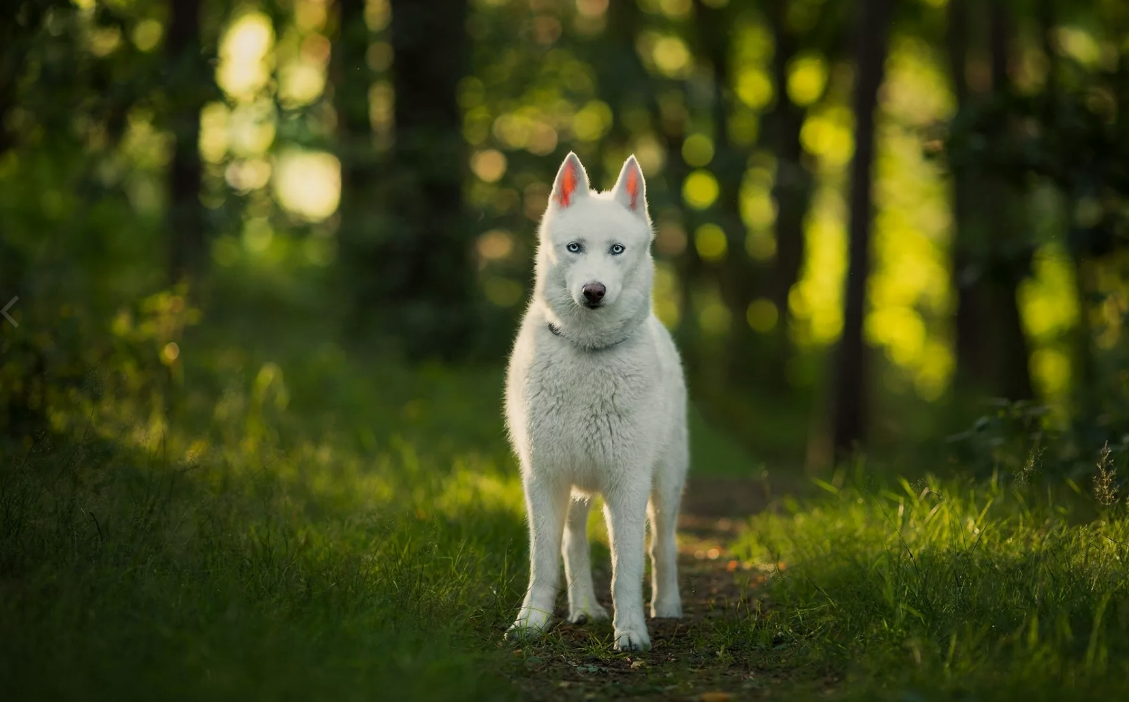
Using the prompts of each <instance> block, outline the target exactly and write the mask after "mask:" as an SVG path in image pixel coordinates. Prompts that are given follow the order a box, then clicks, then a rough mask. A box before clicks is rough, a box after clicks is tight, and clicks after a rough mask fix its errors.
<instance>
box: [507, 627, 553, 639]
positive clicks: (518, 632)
mask: <svg viewBox="0 0 1129 702" xmlns="http://www.w3.org/2000/svg"><path fill="white" fill-rule="evenodd" d="M544 633H545V627H543V626H530V625H529V624H522V623H521V622H514V623H513V624H511V625H510V628H509V629H506V641H530V640H533V639H537V638H540V637H541V634H544Z"/></svg>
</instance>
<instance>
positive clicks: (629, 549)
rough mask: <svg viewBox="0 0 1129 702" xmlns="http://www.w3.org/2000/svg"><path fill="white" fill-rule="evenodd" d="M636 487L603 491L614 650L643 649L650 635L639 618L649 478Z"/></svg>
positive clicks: (649, 642)
mask: <svg viewBox="0 0 1129 702" xmlns="http://www.w3.org/2000/svg"><path fill="white" fill-rule="evenodd" d="M634 482H635V483H637V485H635V486H632V487H637V488H639V489H634V490H632V489H626V490H624V489H618V490H609V491H608V493H607V494H605V495H604V502H605V510H606V515H607V522H608V536H609V537H610V538H611V547H612V604H613V605H614V607H615V615H614V618H613V619H612V624H613V626H614V628H615V650H617V651H647V650H650V648H651V637H650V635H649V634H648V633H647V624H646V622H645V621H644V618H643V537H644V532H645V531H646V523H647V489H646V485H647V482H649V481H646V482H645V481H634Z"/></svg>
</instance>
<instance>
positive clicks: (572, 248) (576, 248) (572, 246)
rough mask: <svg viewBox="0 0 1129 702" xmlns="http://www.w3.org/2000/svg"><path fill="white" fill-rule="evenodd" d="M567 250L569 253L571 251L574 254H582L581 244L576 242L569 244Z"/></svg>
mask: <svg viewBox="0 0 1129 702" xmlns="http://www.w3.org/2000/svg"><path fill="white" fill-rule="evenodd" d="M565 248H566V249H568V250H569V251H571V252H572V253H580V244H578V243H576V242H575V241H574V242H572V243H571V244H569V245H568V246H566V247H565Z"/></svg>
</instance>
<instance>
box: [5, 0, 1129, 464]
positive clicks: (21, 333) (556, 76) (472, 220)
mask: <svg viewBox="0 0 1129 702" xmlns="http://www.w3.org/2000/svg"><path fill="white" fill-rule="evenodd" d="M1127 63H1129V5H1127V4H1126V3H1124V2H1121V1H1120V0H1098V1H1096V2H1091V3H1074V2H1066V1H1065V0H1011V1H1006V0H985V1H984V2H973V1H972V0H948V1H947V2H946V0H901V1H898V2H895V0H854V1H853V2H834V1H832V0H774V1H772V2H739V1H737V0H729V1H728V2H726V0H638V1H637V2H636V0H472V1H468V0H429V1H428V2H420V1H419V0H263V1H262V2H236V1H234V0H11V1H10V2H8V3H7V4H6V5H5V7H4V9H3V12H2V15H0V297H2V298H3V299H2V300H0V305H3V304H6V303H7V301H8V300H9V299H11V298H12V297H15V296H18V297H19V300H18V302H17V303H16V304H14V305H13V306H12V308H11V309H10V310H9V312H10V314H12V315H13V316H14V318H15V319H16V320H17V321H18V323H19V326H18V327H15V326H13V325H11V324H9V323H7V322H3V324H4V328H3V336H2V338H0V345H2V347H0V348H2V356H0V396H2V401H0V405H2V406H0V421H2V422H3V423H4V424H5V425H6V426H9V427H12V431H13V432H14V434H18V433H19V432H31V431H35V430H36V429H39V428H42V427H43V426H45V425H48V424H49V422H50V416H49V414H50V412H49V411H48V408H49V407H51V406H52V405H53V403H54V402H56V401H57V400H58V398H66V397H68V394H69V393H75V392H95V393H98V392H113V391H114V388H113V384H114V383H116V382H126V383H132V384H133V385H134V386H135V387H134V388H133V389H134V390H137V389H138V388H141V389H144V388H145V387H148V386H149V385H151V386H152V389H153V393H154V396H157V395H160V397H161V401H160V402H159V403H156V404H155V405H154V409H153V412H156V413H158V414H159V413H160V412H166V411H173V409H174V405H175V393H171V392H167V389H168V388H170V387H175V386H176V384H177V383H182V382H184V378H183V377H182V368H181V365H180V364H181V363H182V359H181V357H180V356H181V353H182V348H183V353H192V352H193V345H192V338H193V337H192V334H193V333H195V332H193V331H192V329H191V327H192V326H193V325H194V324H195V323H196V322H199V321H200V320H199V319H197V313H196V311H195V310H197V309H200V310H203V313H202V320H203V324H204V325H211V327H212V328H214V329H222V328H223V327H222V325H223V324H238V325H241V326H244V327H246V326H252V327H253V326H255V325H261V326H262V328H263V329H264V332H263V333H264V334H266V333H284V334H302V333H303V329H302V328H301V327H300V326H297V325H296V324H292V323H290V321H289V320H293V319H297V318H298V317H297V316H296V315H298V314H299V311H302V312H304V313H306V314H313V315H316V316H318V317H321V318H323V319H330V320H332V322H333V324H332V328H333V329H336V330H337V331H336V332H334V333H333V334H332V335H330V337H329V338H327V339H326V341H327V343H329V342H333V343H341V344H343V345H346V346H348V347H349V348H352V349H355V350H357V351H359V352H361V353H364V354H367V355H375V356H376V357H382V358H388V359H394V358H402V359H407V360H409V361H411V362H427V363H430V362H435V361H439V362H444V363H492V364H494V365H496V364H497V363H498V362H500V361H501V359H502V358H503V357H504V354H505V353H506V351H507V350H508V345H509V343H510V339H511V334H512V330H513V326H514V324H515V322H516V320H517V318H518V315H519V314H520V312H521V310H522V307H523V301H524V300H525V298H526V294H527V291H528V289H529V282H530V276H531V256H532V252H533V247H534V244H535V241H534V236H533V231H534V228H535V226H536V222H537V220H538V218H539V217H540V215H541V213H542V211H543V208H544V206H545V202H546V199H547V197H548V193H549V186H550V182H551V178H552V175H553V173H555V170H556V167H557V165H558V164H559V161H560V159H561V158H562V157H563V156H564V154H565V153H567V152H568V151H569V150H575V151H576V152H577V153H578V154H579V155H580V157H581V159H582V160H583V161H584V163H585V164H586V166H587V167H588V169H589V172H590V176H591V177H592V179H593V182H594V183H595V184H597V185H599V186H601V187H608V186H610V185H611V183H612V182H613V181H614V178H615V175H616V173H617V172H618V168H619V165H620V164H621V163H622V160H623V158H624V157H625V156H626V155H627V154H629V153H635V154H636V155H637V157H638V158H639V161H640V163H641V165H642V167H643V169H644V172H645V174H646V176H647V178H648V194H649V197H650V198H651V212H652V213H653V215H654V218H655V224H656V230H657V237H656V243H655V252H656V256H657V257H658V261H659V263H658V274H657V278H656V309H657V311H658V313H659V315H660V316H661V317H662V319H663V321H664V322H666V323H667V324H668V325H669V326H670V327H671V328H672V329H673V330H674V331H675V333H676V335H677V337H678V341H679V344H680V346H681V348H682V349H683V353H684V357H685V361H686V365H687V369H688V372H689V375H690V378H691V385H692V389H693V394H694V397H695V398H696V405H697V407H698V408H699V409H700V411H701V412H702V413H703V414H705V415H706V416H707V417H708V418H709V419H710V420H711V421H712V422H713V423H715V424H718V425H721V426H724V427H726V428H727V429H728V430H729V431H730V432H731V433H732V434H733V435H734V436H735V437H737V439H738V440H740V441H741V442H743V443H745V444H747V445H748V447H749V448H750V449H751V450H752V451H753V452H754V454H755V455H758V456H761V457H764V458H765V459H766V460H772V461H787V462H790V463H800V462H803V463H806V464H808V465H811V466H814V467H819V466H823V465H827V464H828V463H829V462H830V461H831V460H832V459H833V457H834V456H835V455H836V452H837V451H849V450H851V449H854V448H856V447H858V448H865V449H867V450H870V451H872V452H875V451H877V452H881V451H884V450H890V449H892V448H894V447H899V446H912V445H920V443H921V442H923V441H929V440H932V441H936V440H939V439H940V438H942V437H947V436H951V435H952V434H953V433H954V432H956V431H958V430H960V429H963V428H965V427H968V426H972V427H973V428H972V429H971V430H970V431H968V432H966V433H964V434H960V435H958V438H960V439H962V440H964V441H965V442H966V443H969V442H971V443H975V442H982V443H983V442H987V445H988V447H989V449H991V447H992V446H995V445H997V444H1002V443H1003V442H1004V441H1005V438H1006V437H1015V436H1019V437H1021V439H1020V440H1022V441H1025V442H1029V443H1030V447H1029V449H1030V450H1029V451H1028V453H1030V452H1031V451H1038V450H1039V448H1040V447H1041V446H1044V445H1046V444H1047V443H1049V442H1048V441H1047V439H1046V436H1045V435H1046V433H1047V432H1048V431H1051V430H1054V431H1055V432H1056V433H1058V434H1061V435H1062V436H1064V437H1066V438H1067V439H1068V440H1067V441H1060V442H1056V444H1055V446H1056V448H1055V451H1057V452H1058V453H1060V454H1063V455H1064V456H1065V457H1067V458H1069V457H1070V456H1090V455H1091V454H1092V453H1093V449H1094V447H1096V446H1099V445H1101V444H1102V443H1104V442H1106V441H1111V442H1113V444H1114V445H1115V447H1120V448H1119V450H1125V449H1129V353H1127V350H1129V340H1127V339H1126V338H1124V334H1123V327H1124V321H1125V317H1126V314H1127V313H1129V275H1127V273H1129V259H1127V254H1126V244H1127V243H1129V201H1127V196H1129V123H1127V115H1126V111H1127V110H1129V65H1127ZM268 330H269V331H268ZM280 330H281V331H280ZM338 337H339V338H338ZM121 368H127V369H129V370H130V373H125V374H115V373H114V372H113V369H121ZM147 369H148V370H147ZM149 371H152V372H149ZM122 378H125V380H122ZM987 398H994V399H996V400H998V401H1001V402H997V404H995V405H990V404H985V399H987ZM1002 400H1008V401H1012V402H1015V401H1020V403H1019V404H1004V403H1002ZM976 417H981V419H980V420H979V421H978V422H976V423H975V424H973V421H974V420H975V418H976ZM1017 428H1018V430H1017ZM1007 440H1010V439H1007ZM958 443H959V442H958ZM1020 453H1021V454H1022V452H1020ZM990 454H991V451H990V450H989V452H988V453H987V454H985V453H984V452H979V453H975V455H990ZM991 467H993V466H987V468H991ZM994 467H998V466H994Z"/></svg>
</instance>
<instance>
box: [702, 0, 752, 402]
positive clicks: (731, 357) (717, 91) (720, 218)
mask: <svg viewBox="0 0 1129 702" xmlns="http://www.w3.org/2000/svg"><path fill="white" fill-rule="evenodd" d="M695 9H696V10H697V22H696V24H697V29H698V35H697V40H698V46H699V48H700V49H701V50H702V51H703V52H704V54H705V57H706V58H707V59H708V60H709V62H710V66H711V69H712V72H713V88H714V91H713V99H712V101H711V105H710V121H711V122H712V126H713V142H714V157H713V162H712V163H711V164H710V169H711V170H712V172H713V174H714V176H715V177H716V178H717V182H718V196H717V202H716V204H715V205H714V208H713V211H712V215H713V220H714V221H715V223H716V224H717V225H718V226H720V227H721V229H722V231H724V232H725V239H726V244H727V245H726V249H727V250H726V255H725V259H724V261H723V262H722V264H721V271H720V274H719V276H718V277H719V283H720V288H721V297H722V301H723V302H724V303H725V306H726V307H727V308H728V309H729V314H730V317H731V323H730V326H729V338H728V343H727V344H726V348H725V356H726V358H725V363H726V366H725V367H726V369H727V372H726V374H725V382H726V390H736V391H737V392H739V393H745V392H747V391H748V390H749V389H750V388H751V386H752V385H753V384H754V382H755V381H756V380H757V370H758V367H759V366H760V364H758V363H757V359H756V358H755V351H756V343H755V342H756V339H755V338H754V337H753V332H752V329H750V328H749V325H748V324H747V322H746V310H747V309H748V306H749V303H750V302H752V301H753V298H754V297H755V296H756V294H757V291H758V287H759V285H758V284H759V282H760V281H761V280H763V279H764V276H763V275H758V274H757V271H756V266H755V264H754V262H753V261H752V260H751V259H750V258H749V255H748V253H747V252H746V250H745V236H746V234H747V231H746V228H745V222H744V220H742V218H741V182H742V181H743V180H744V178H745V170H746V167H747V165H748V153H747V152H746V151H745V150H741V149H738V148H736V146H735V145H734V144H732V143H730V141H729V124H728V122H729V102H730V100H731V91H730V89H729V83H730V71H731V69H732V67H731V65H730V61H731V56H730V54H731V49H730V47H731V42H730V35H731V34H732V27H733V22H732V18H731V16H730V15H729V12H728V8H714V7H709V6H707V5H706V4H705V3H702V2H700V1H699V2H698V3H697V6H696V8H695Z"/></svg>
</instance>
